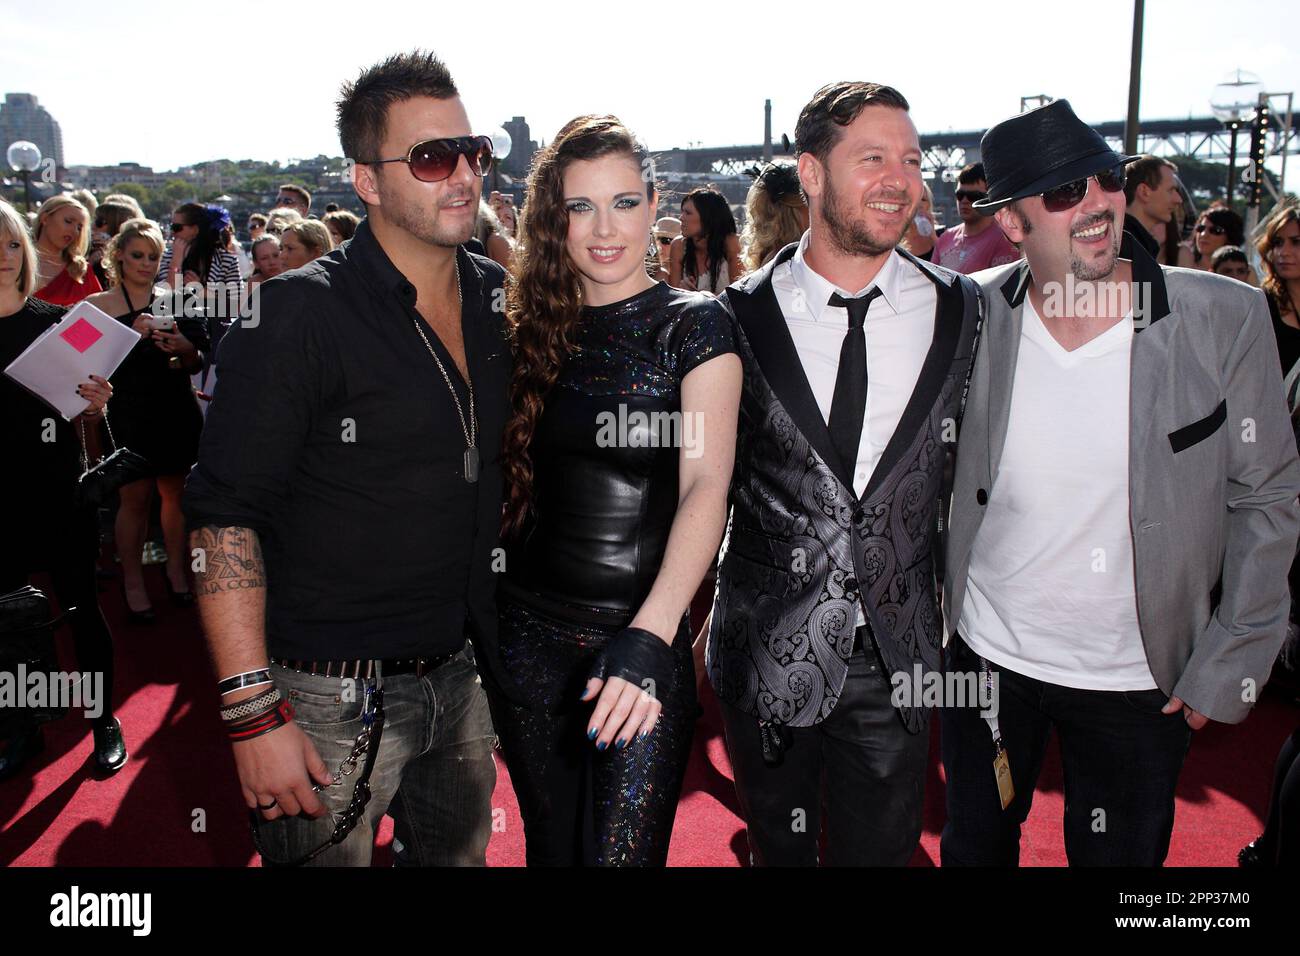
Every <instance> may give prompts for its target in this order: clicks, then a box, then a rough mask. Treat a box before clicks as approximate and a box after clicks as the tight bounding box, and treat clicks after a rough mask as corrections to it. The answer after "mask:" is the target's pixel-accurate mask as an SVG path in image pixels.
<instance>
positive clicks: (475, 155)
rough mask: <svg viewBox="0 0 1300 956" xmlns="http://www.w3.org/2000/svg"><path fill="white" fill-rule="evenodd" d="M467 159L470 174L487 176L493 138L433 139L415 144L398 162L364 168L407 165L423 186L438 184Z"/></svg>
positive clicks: (373, 163)
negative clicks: (392, 164)
mask: <svg viewBox="0 0 1300 956" xmlns="http://www.w3.org/2000/svg"><path fill="white" fill-rule="evenodd" d="M462 156H464V157H465V161H466V162H468V163H469V168H470V172H472V173H474V175H476V176H486V175H487V174H488V172H489V171H491V169H492V139H491V137H489V136H454V137H451V138H448V139H430V140H425V141H424V142H423V143H416V144H415V145H414V146H412V147H411V149H410V152H408V153H407V154H406V155H405V156H402V157H399V158H397V159H371V160H367V161H366V162H365V163H364V165H367V166H377V165H379V164H380V163H406V164H407V165H409V166H410V167H411V175H412V176H414V177H415V178H416V179H418V180H420V182H422V183H437V182H441V181H442V180H444V179H446V178H448V177H449V176H450V175H451V174H452V173H453V172H455V170H456V164H457V163H459V162H460V158H461V157H462Z"/></svg>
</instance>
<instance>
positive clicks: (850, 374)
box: [826, 287, 881, 475]
mask: <svg viewBox="0 0 1300 956" xmlns="http://www.w3.org/2000/svg"><path fill="white" fill-rule="evenodd" d="M878 295H881V291H880V288H879V287H877V288H874V289H872V290H871V291H870V292H868V293H866V294H865V295H860V296H858V297H857V298H853V299H846V298H844V296H842V295H840V294H839V293H838V292H835V293H832V294H831V297H830V301H828V302H827V303H826V304H827V305H833V306H836V307H838V308H841V309H848V310H849V331H848V332H847V333H846V334H845V336H844V343H843V344H842V345H841V346H840V368H839V371H838V372H837V373H836V375H835V396H834V398H832V399H831V417H830V421H829V422H827V428H828V429H829V430H830V433H831V443H832V444H833V445H834V446H835V451H836V453H837V454H838V455H839V456H840V462H841V463H842V464H843V466H844V471H845V473H846V474H849V475H852V474H853V472H854V469H856V468H857V465H858V444H859V442H861V440H862V420H863V418H865V417H866V414H867V333H866V328H865V326H866V322H867V309H868V308H870V307H871V300H872V299H874V298H875V297H876V296H878Z"/></svg>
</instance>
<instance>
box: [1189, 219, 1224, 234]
mask: <svg viewBox="0 0 1300 956" xmlns="http://www.w3.org/2000/svg"><path fill="white" fill-rule="evenodd" d="M1196 231H1197V232H1208V233H1209V234H1210V235H1212V236H1224V235H1227V233H1228V230H1226V229H1224V228H1223V227H1222V226H1216V225H1214V224H1213V223H1210V222H1198V223H1197V224H1196Z"/></svg>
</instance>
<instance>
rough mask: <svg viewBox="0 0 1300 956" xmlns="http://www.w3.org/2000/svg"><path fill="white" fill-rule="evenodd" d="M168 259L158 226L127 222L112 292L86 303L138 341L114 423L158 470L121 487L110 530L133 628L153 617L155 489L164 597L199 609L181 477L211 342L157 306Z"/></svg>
mask: <svg viewBox="0 0 1300 956" xmlns="http://www.w3.org/2000/svg"><path fill="white" fill-rule="evenodd" d="M162 255H163V237H162V233H161V232H159V230H158V227H157V226H156V225H155V224H154V223H152V222H150V221H149V220H147V219H132V220H130V221H129V222H127V223H125V224H124V225H123V226H122V228H121V230H120V231H119V232H118V234H117V235H116V236H114V237H113V241H112V242H110V243H109V245H108V248H107V250H105V252H104V266H105V270H106V271H107V273H108V277H109V281H110V283H111V285H112V288H110V289H109V290H108V291H107V292H102V293H100V294H99V295H96V296H93V297H92V298H90V299H89V300H87V301H89V302H91V303H92V304H94V305H96V306H98V307H99V308H100V309H102V310H103V311H105V312H107V313H108V314H109V315H111V316H115V317H116V318H117V320H118V321H119V322H121V323H123V324H124V325H129V326H131V328H133V329H135V331H137V332H139V333H140V336H141V338H140V341H139V342H137V343H136V345H135V348H133V349H132V350H131V352H130V354H128V355H127V357H126V359H125V360H123V362H122V364H121V365H120V366H119V367H118V369H117V371H116V372H114V373H113V388H114V401H113V408H112V410H111V414H112V419H111V421H110V422H109V430H110V431H111V437H112V439H113V440H114V442H113V443H114V444H115V445H117V446H119V447H120V446H125V447H126V448H129V449H131V451H133V452H135V453H136V454H138V455H141V456H143V457H144V458H145V460H146V461H148V463H149V466H150V468H151V470H152V475H151V476H150V477H148V478H143V479H141V480H139V481H133V482H131V483H129V484H127V485H124V486H122V488H121V489H120V490H119V492H118V494H119V497H120V500H121V505H120V507H119V508H118V512H117V524H116V527H115V531H114V536H115V538H116V541H117V551H118V556H119V558H120V559H121V562H122V584H123V591H124V593H125V598H126V607H127V612H128V616H129V618H130V620H131V621H132V622H134V623H137V624H147V623H151V622H152V621H153V620H154V612H153V608H152V606H151V605H150V603H149V594H148V591H147V590H146V588H145V583H144V570H143V568H142V567H141V560H140V559H141V552H142V551H143V549H144V542H145V536H146V534H147V533H148V525H149V505H150V502H151V500H152V498H153V491H154V488H155V487H156V488H157V489H158V494H159V496H160V497H161V499H162V508H161V511H162V530H163V541H164V542H165V544H166V548H167V572H166V576H165V578H164V580H165V581H166V584H167V592H168V594H170V595H171V599H172V602H173V603H175V604H177V605H182V606H184V605H190V604H193V603H194V594H193V592H191V591H190V586H189V580H188V578H187V576H186V566H187V562H186V555H187V553H188V551H187V549H186V545H185V519H184V518H183V516H182V515H181V504H180V500H181V491H182V490H183V489H184V487H185V475H186V474H187V473H188V472H189V470H190V466H191V465H193V464H194V460H195V458H197V457H198V448H199V432H200V431H201V430H202V428H203V415H202V413H201V412H200V410H199V404H198V400H197V399H196V398H195V396H194V389H193V388H192V387H191V384H190V374H191V373H193V372H196V371H198V370H199V368H201V367H202V365H203V356H202V353H201V350H203V349H206V348H207V344H208V343H207V335H206V332H205V328H204V323H203V320H202V319H201V318H199V319H193V318H181V319H179V320H178V319H177V318H175V317H173V316H171V315H168V314H167V313H168V311H169V310H165V309H156V310H155V309H154V308H153V301H154V296H155V287H154V279H155V277H156V276H157V275H158V262H159V260H160V259H161V258H162ZM178 298H179V297H174V298H173V300H172V301H173V302H175V301H177V299H178ZM155 312H156V313H157V314H156V315H155V314H154V313H155ZM106 447H107V446H106Z"/></svg>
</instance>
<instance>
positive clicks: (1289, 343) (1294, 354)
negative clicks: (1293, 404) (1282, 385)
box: [1265, 292, 1300, 378]
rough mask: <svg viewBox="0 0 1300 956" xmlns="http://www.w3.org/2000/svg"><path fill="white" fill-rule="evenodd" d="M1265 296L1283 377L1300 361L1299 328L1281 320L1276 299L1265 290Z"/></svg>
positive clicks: (1280, 312)
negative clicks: (1271, 319) (1275, 337)
mask: <svg viewBox="0 0 1300 956" xmlns="http://www.w3.org/2000/svg"><path fill="white" fill-rule="evenodd" d="M1265 296H1266V297H1267V298H1268V312H1269V315H1270V316H1272V318H1273V334H1274V335H1276V336H1277V357H1278V358H1279V359H1280V360H1281V362H1282V377H1283V378H1285V377H1286V374H1287V373H1288V372H1290V371H1291V369H1292V368H1294V367H1295V363H1296V362H1300V329H1297V328H1295V327H1294V326H1291V325H1287V324H1286V323H1285V322H1283V321H1282V310H1281V309H1280V308H1279V307H1278V304H1277V299H1275V298H1274V297H1273V296H1272V295H1271V294H1269V293H1267V292H1266V293H1265Z"/></svg>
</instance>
